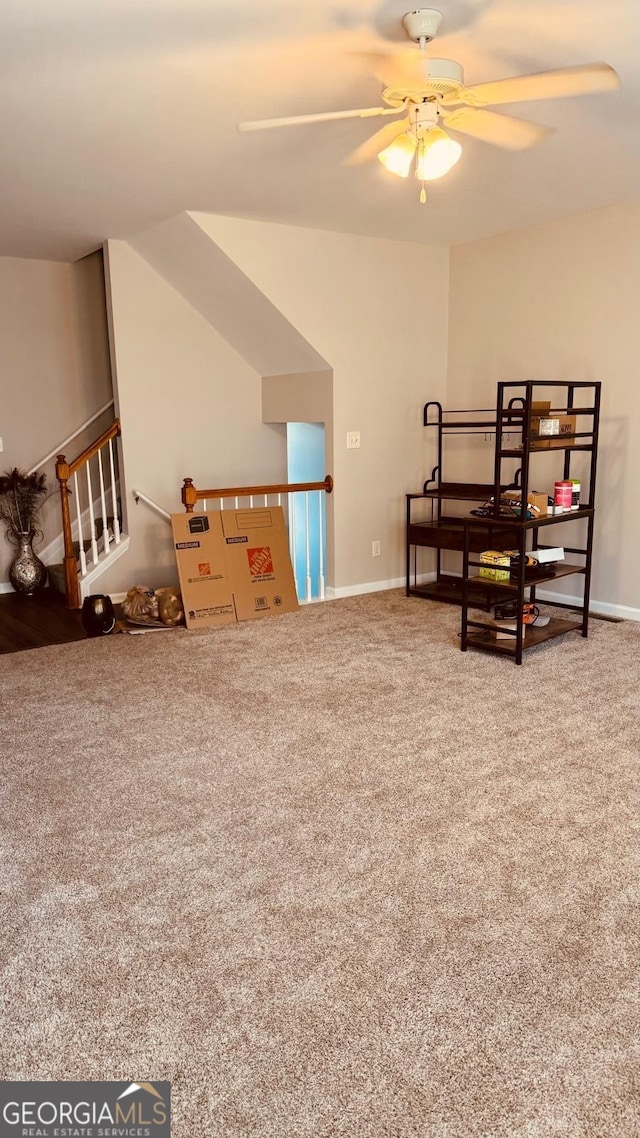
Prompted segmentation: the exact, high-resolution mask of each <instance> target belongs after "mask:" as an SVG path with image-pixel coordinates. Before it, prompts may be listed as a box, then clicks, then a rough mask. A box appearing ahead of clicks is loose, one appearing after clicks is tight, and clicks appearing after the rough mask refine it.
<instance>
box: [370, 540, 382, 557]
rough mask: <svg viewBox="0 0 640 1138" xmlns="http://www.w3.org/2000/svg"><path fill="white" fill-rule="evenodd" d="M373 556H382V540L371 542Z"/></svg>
mask: <svg viewBox="0 0 640 1138" xmlns="http://www.w3.org/2000/svg"><path fill="white" fill-rule="evenodd" d="M371 556H372V557H379V556H380V542H379V541H372V542H371Z"/></svg>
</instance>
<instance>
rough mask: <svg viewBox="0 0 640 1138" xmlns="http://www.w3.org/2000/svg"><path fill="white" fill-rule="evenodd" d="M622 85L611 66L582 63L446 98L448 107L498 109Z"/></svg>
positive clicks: (498, 80)
mask: <svg viewBox="0 0 640 1138" xmlns="http://www.w3.org/2000/svg"><path fill="white" fill-rule="evenodd" d="M619 86H620V79H619V77H618V75H617V73H616V72H615V71H614V70H613V67H610V66H609V64H608V63H581V64H579V65H578V66H577V67H563V68H561V69H560V70H559V71H540V72H538V73H537V74H535V75H516V76H514V77H513V78H512V79H496V80H495V82H493V83H478V84H476V86H474V87H464V88H463V89H462V91H459V92H458V93H457V95H455V96H454V95H452V96H450V97H449V99H448V100H447V98H444V99H443V100H442V101H443V103H444V104H445V105H446V104H447V102H449V103H450V104H451V105H453V104H455V103H467V104H468V105H469V106H472V107H495V106H498V105H499V104H500V103H523V102H527V101H529V100H531V99H562V98H565V97H566V96H568V95H586V94H589V93H590V92H592V91H613V90H615V89H616V88H617V87H619Z"/></svg>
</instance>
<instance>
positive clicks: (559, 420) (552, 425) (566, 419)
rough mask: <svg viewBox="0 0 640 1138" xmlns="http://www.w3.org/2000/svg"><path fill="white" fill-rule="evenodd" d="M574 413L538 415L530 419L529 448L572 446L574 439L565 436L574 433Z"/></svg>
mask: <svg viewBox="0 0 640 1138" xmlns="http://www.w3.org/2000/svg"><path fill="white" fill-rule="evenodd" d="M575 430H576V417H575V415H553V416H552V417H551V418H548V417H547V416H544V417H543V416H540V417H536V418H532V419H531V450H557V449H564V448H565V447H571V446H573V443H574V440H573V439H571V438H569V439H568V438H565V436H566V435H573V434H575Z"/></svg>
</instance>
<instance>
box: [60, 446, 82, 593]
mask: <svg viewBox="0 0 640 1138" xmlns="http://www.w3.org/2000/svg"><path fill="white" fill-rule="evenodd" d="M70 475H71V471H70V470H69V465H68V463H67V460H66V458H65V456H64V455H63V454H59V455H58V457H57V459H56V478H57V479H58V483H59V486H60V509H61V510H62V536H63V539H64V583H65V593H66V597H67V608H69V609H79V608H80V589H79V588H78V564H77V561H76V555H75V553H74V550H73V536H72V533H71V512H70V510H69V494H70V493H71V491H70V490H69V486H68V482H69V477H70Z"/></svg>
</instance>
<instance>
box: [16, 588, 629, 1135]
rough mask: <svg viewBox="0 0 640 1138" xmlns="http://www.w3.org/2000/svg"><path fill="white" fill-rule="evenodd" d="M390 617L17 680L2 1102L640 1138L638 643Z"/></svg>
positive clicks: (356, 1127) (64, 665) (620, 631)
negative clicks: (95, 1101) (34, 1092)
mask: <svg viewBox="0 0 640 1138" xmlns="http://www.w3.org/2000/svg"><path fill="white" fill-rule="evenodd" d="M458 622H459V612H458V611H457V610H456V609H454V608H448V607H446V606H439V605H436V604H433V603H428V602H425V601H422V600H419V599H411V600H407V599H406V598H405V597H404V596H403V594H402V593H400V592H392V593H385V594H377V595H370V596H365V597H358V598H351V599H349V600H342V601H337V602H333V603H329V604H325V605H316V606H313V607H310V608H307V609H304V610H301V611H300V612H299V613H295V614H292V615H289V616H282V617H277V618H272V619H269V620H264V621H261V622H252V623H244V624H241V625H236V626H233V627H229V628H226V629H222V630H220V631H217V632H200V633H188V632H186V631H184V630H179V631H171V632H159V633H157V634H149V635H146V636H136V637H131V636H117V637H116V636H111V637H108V638H105V639H102V640H98V641H85V642H81V643H76V644H69V645H64V646H61V647H56V648H43V649H40V650H36V651H31V652H24V653H20V654H18V655H13V656H4V657H2V658H1V659H0V687H1V691H2V699H3V721H2V747H1V749H2V754H3V755H4V758H3V760H2V791H1V793H2V799H1V804H2V839H1V847H0V854H1V890H2V894H1V898H0V900H1V912H0V943H1V946H2V948H1V994H0V1001H1V1009H0V1011H1V1014H0V1020H1V1023H2V1034H1V1038H0V1077H2V1078H5V1079H6V1078H15V1079H52V1078H65V1079H84V1078H95V1079H127V1080H130V1079H136V1080H140V1079H148V1078H152V1079H159V1078H166V1079H170V1080H171V1081H172V1093H173V1112H174V1127H173V1134H174V1136H175V1138H223V1136H224V1138H235V1136H238V1138H239V1136H244V1135H248V1136H251V1138H253V1136H256V1138H258V1136H259V1138H334V1136H336V1138H338V1136H340V1138H342V1136H344V1138H387V1136H388V1138H409V1136H411V1138H413V1136H420V1138H425V1136H427V1138H480V1136H482V1138H489V1136H491V1138H493V1136H494V1135H495V1136H500V1138H502V1136H504V1138H513V1136H517V1138H520V1136H522V1138H525V1136H526V1138H531V1136H533V1138H550V1136H553V1138H556V1136H562V1138H564V1136H571V1138H577V1136H589V1138H591V1136H593V1138H595V1136H598V1138H600V1136H607V1138H609V1136H611V1138H627V1136H630V1135H635V1134H637V1133H638V1114H637V1089H636V1086H635V1074H636V1071H637V1057H636V1054H635V1049H634V1048H635V1040H636V1038H637V1030H638V1020H637V1005H636V995H637V983H638V968H637V955H636V949H637V920H636V911H635V905H636V893H637V884H638V872H637V871H638V865H637V857H636V850H637V845H636V843H637V805H638V802H637V782H636V771H635V760H636V756H637V753H638V733H637V702H638V700H637V697H638V660H639V652H638V649H639V646H640V626H638V625H634V624H631V623H628V622H627V623H623V624H610V623H604V622H600V621H594V622H593V624H592V633H591V635H590V637H589V639H588V640H587V641H585V640H583V639H582V638H581V637H580V636H579V635H578V634H575V635H574V634H570V635H569V636H566V637H564V638H562V639H561V640H556V641H554V642H552V643H550V644H547V645H544V646H542V647H540V648H538V649H535V650H534V651H532V652H531V653H529V654H528V655H527V656H526V657H525V663H524V666H523V667H521V668H516V667H515V666H514V665H513V663H512V662H511V661H508V660H506V659H503V658H501V657H497V656H488V655H485V654H481V653H478V652H471V651H470V652H468V653H467V654H466V655H463V654H462V653H460V652H459V651H458V647H457V630H458Z"/></svg>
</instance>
